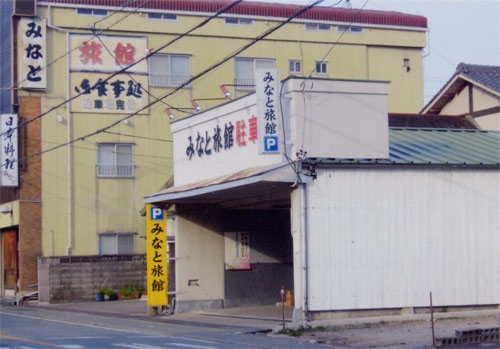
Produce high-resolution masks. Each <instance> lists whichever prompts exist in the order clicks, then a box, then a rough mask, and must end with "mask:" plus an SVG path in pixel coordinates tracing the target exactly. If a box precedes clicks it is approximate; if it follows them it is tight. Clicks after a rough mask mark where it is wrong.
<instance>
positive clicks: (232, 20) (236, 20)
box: [224, 17, 253, 25]
mask: <svg viewBox="0 0 500 349" xmlns="http://www.w3.org/2000/svg"><path fill="white" fill-rule="evenodd" d="M224 22H225V23H226V24H232V25H252V24H253V21H252V20H251V19H248V18H235V17H226V18H224Z"/></svg>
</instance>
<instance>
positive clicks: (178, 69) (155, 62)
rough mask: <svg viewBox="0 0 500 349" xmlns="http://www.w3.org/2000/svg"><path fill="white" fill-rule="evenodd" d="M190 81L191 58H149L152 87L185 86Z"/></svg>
mask: <svg viewBox="0 0 500 349" xmlns="http://www.w3.org/2000/svg"><path fill="white" fill-rule="evenodd" d="M189 79H191V57H190V56H188V55H166V54H156V55H153V56H151V57H149V84H150V85H151V86H157V87H176V86H181V85H182V84H185V83H186V82H187V81H188V80H189ZM187 86H190V85H187ZM187 86H186V87H187Z"/></svg>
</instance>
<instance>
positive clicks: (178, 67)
mask: <svg viewBox="0 0 500 349" xmlns="http://www.w3.org/2000/svg"><path fill="white" fill-rule="evenodd" d="M170 73H171V74H172V75H179V76H188V75H189V74H190V72H189V57H187V56H170Z"/></svg>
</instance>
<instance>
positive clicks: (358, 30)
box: [338, 26, 363, 33]
mask: <svg viewBox="0 0 500 349" xmlns="http://www.w3.org/2000/svg"><path fill="white" fill-rule="evenodd" d="M338 31H339V32H346V33H361V32H363V28H361V27H351V26H339V28H338Z"/></svg>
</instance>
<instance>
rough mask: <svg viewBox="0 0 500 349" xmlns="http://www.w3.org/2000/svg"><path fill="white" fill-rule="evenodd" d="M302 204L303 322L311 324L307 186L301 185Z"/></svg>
mask: <svg viewBox="0 0 500 349" xmlns="http://www.w3.org/2000/svg"><path fill="white" fill-rule="evenodd" d="M299 188H300V202H301V205H302V209H301V216H302V217H301V219H300V224H301V227H300V230H301V231H302V243H301V245H302V253H301V255H302V263H301V264H302V297H303V298H302V322H303V324H304V325H305V324H306V323H307V322H309V301H308V299H309V271H308V270H309V258H308V248H309V246H308V240H309V239H308V235H309V234H308V231H307V227H308V223H307V213H308V212H307V184H306V183H299Z"/></svg>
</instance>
